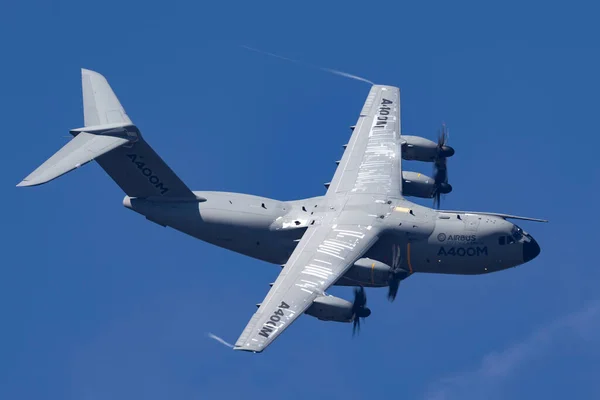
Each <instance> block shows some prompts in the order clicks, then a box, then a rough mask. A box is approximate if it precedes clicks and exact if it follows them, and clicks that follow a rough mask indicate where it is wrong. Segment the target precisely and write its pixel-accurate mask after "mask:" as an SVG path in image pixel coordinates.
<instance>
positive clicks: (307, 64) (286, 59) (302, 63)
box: [240, 45, 374, 85]
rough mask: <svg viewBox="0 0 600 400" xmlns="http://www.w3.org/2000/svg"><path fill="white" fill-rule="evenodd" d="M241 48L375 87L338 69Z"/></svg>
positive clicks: (366, 80) (369, 82)
mask: <svg viewBox="0 0 600 400" xmlns="http://www.w3.org/2000/svg"><path fill="white" fill-rule="evenodd" d="M240 46H241V47H243V48H244V49H246V50H250V51H253V52H255V53H259V54H264V55H266V56H270V57H275V58H279V59H280V60H285V61H289V62H293V63H295V64H300V65H304V66H305V67H310V68H315V69H318V70H321V71H324V72H329V73H331V74H334V75H338V76H342V77H344V78H350V79H354V80H356V81H361V82H366V83H368V84H371V85H374V83H373V82H371V81H370V80H368V79H365V78H362V77H360V76H358V75H353V74H349V73H347V72H343V71H338V70H337V69H332V68H325V67H319V66H318V65H314V64H309V63H306V62H303V61H298V60H294V59H293V58H288V57H284V56H280V55H278V54H275V53H269V52H268V51H264V50H259V49H257V48H254V47H250V46H246V45H240Z"/></svg>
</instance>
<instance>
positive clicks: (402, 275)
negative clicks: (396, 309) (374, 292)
mask: <svg viewBox="0 0 600 400" xmlns="http://www.w3.org/2000/svg"><path fill="white" fill-rule="evenodd" d="M409 275H410V273H409V272H408V271H406V270H404V269H402V268H397V269H395V270H392V271H391V272H390V278H389V280H388V300H389V301H394V300H396V295H397V294H398V288H399V287H400V281H401V280H403V279H406V278H407V277H408V276H409Z"/></svg>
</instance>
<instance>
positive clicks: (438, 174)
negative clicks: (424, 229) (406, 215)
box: [433, 124, 454, 209]
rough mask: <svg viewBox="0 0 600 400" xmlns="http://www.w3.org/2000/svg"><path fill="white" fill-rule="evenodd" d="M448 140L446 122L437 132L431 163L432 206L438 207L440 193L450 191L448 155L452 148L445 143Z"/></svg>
mask: <svg viewBox="0 0 600 400" xmlns="http://www.w3.org/2000/svg"><path fill="white" fill-rule="evenodd" d="M447 141H448V130H447V128H446V124H442V129H441V130H440V131H439V132H438V142H437V156H436V159H435V162H434V164H433V179H434V181H435V185H434V189H433V207H434V208H437V209H439V208H440V206H441V195H442V194H446V193H450V192H451V191H452V186H450V184H448V157H451V156H452V155H454V149H453V148H452V147H450V146H447V145H446V142H447Z"/></svg>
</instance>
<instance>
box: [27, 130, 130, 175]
mask: <svg viewBox="0 0 600 400" xmlns="http://www.w3.org/2000/svg"><path fill="white" fill-rule="evenodd" d="M77 131H78V130H73V131H72V133H75V132H77ZM121 132H123V130H121ZM129 141H130V140H129V139H126V138H124V137H118V136H109V135H105V134H100V135H98V134H93V133H88V132H79V133H78V134H77V136H75V138H73V139H72V140H71V141H70V142H69V143H67V144H66V145H65V146H64V147H63V148H62V149H60V150H59V151H57V152H56V153H55V154H54V155H53V156H52V157H50V158H49V159H48V160H47V161H46V162H44V163H43V164H42V165H40V166H39V167H38V168H37V169H36V170H35V171H33V172H32V173H31V174H29V175H28V176H27V177H26V178H25V179H23V181H22V182H21V183H19V184H18V185H17V186H35V185H41V184H43V183H46V182H50V181H51V180H53V179H56V178H58V177H59V176H61V175H64V174H66V173H67V172H69V171H72V170H74V169H76V168H79V167H81V166H82V165H83V164H86V163H88V162H90V161H92V160H93V159H95V158H96V157H99V156H101V155H103V154H106V153H108V152H109V151H111V150H114V149H116V148H117V147H119V146H122V145H124V144H125V143H128V142H129Z"/></svg>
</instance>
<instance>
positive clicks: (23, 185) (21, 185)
mask: <svg viewBox="0 0 600 400" xmlns="http://www.w3.org/2000/svg"><path fill="white" fill-rule="evenodd" d="M25 186H32V185H31V183H30V182H28V181H26V180H25V179H23V180H22V181H21V182H19V183H17V187H25Z"/></svg>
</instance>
